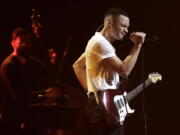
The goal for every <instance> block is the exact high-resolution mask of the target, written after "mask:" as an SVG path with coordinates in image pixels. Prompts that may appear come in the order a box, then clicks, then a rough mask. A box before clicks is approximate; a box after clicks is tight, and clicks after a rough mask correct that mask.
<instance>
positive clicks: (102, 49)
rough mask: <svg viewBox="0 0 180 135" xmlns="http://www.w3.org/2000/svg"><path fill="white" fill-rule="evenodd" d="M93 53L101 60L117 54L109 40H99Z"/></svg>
mask: <svg viewBox="0 0 180 135" xmlns="http://www.w3.org/2000/svg"><path fill="white" fill-rule="evenodd" d="M93 53H94V54H95V55H97V56H98V57H99V59H100V60H102V59H105V58H109V57H113V56H116V54H115V49H114V48H113V47H112V45H110V44H108V43H107V42H104V41H101V42H97V43H96V45H95V46H94V48H93Z"/></svg>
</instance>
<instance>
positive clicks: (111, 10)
mask: <svg viewBox="0 0 180 135" xmlns="http://www.w3.org/2000/svg"><path fill="white" fill-rule="evenodd" d="M119 15H124V16H127V17H128V13H127V12H126V11H125V10H123V9H121V8H118V7H114V8H109V9H108V10H107V12H106V13H105V17H104V18H106V17H109V16H112V17H117V16H119Z"/></svg>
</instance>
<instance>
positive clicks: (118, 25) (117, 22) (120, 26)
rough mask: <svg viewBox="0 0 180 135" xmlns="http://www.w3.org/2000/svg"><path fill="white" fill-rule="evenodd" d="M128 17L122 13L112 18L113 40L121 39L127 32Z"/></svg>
mask: <svg viewBox="0 0 180 135" xmlns="http://www.w3.org/2000/svg"><path fill="white" fill-rule="evenodd" d="M128 27H129V18H128V17H127V16H124V15H119V16H117V17H116V18H114V19H113V25H112V31H113V37H114V39H115V40H122V39H123V37H124V36H125V35H126V34H127V33H128Z"/></svg>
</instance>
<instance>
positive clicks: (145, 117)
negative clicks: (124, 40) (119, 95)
mask: <svg viewBox="0 0 180 135" xmlns="http://www.w3.org/2000/svg"><path fill="white" fill-rule="evenodd" d="M144 57H145V48H144V47H142V51H141V67H142V72H141V75H142V80H143V93H142V94H143V95H142V105H143V106H142V111H143V117H144V133H145V135H147V120H148V119H147V113H146V103H145V102H146V100H145V96H146V94H145V88H146V84H145V64H144Z"/></svg>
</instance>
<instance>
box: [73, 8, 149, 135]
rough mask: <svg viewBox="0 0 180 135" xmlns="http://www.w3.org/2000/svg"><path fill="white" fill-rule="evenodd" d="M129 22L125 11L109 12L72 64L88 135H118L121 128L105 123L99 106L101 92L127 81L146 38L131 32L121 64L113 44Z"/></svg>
mask: <svg viewBox="0 0 180 135" xmlns="http://www.w3.org/2000/svg"><path fill="white" fill-rule="evenodd" d="M129 22H130V19H129V17H128V14H127V13H126V11H124V10H122V9H120V8H110V9H109V10H108V11H107V12H106V14H105V17H104V26H103V28H102V30H101V31H100V32H96V33H95V35H94V36H93V37H92V38H91V39H90V40H89V42H88V44H87V46H86V49H85V52H84V53H83V54H82V55H81V56H80V57H79V59H78V60H77V61H75V63H74V64H73V68H74V71H75V74H76V76H77V78H78V80H79V82H80V83H81V85H82V86H83V87H84V89H85V90H87V95H88V102H87V106H86V107H87V109H86V113H87V117H88V120H89V123H90V126H89V127H90V134H91V135H122V134H123V128H122V127H111V126H109V125H108V123H107V121H106V116H107V112H106V110H105V107H104V105H103V104H102V99H101V94H102V93H103V91H104V90H108V89H114V90H115V89H117V88H118V87H119V84H121V80H122V78H127V77H128V76H129V74H130V73H131V71H132V69H133V68H134V66H135V63H136V61H137V58H138V55H139V52H140V50H141V47H142V45H143V43H144V41H145V36H146V34H145V33H143V32H133V33H131V34H130V39H131V41H132V43H133V47H132V49H131V51H130V53H129V55H128V56H127V57H126V58H125V59H124V60H121V59H120V58H119V57H117V55H116V53H115V48H114V46H113V43H114V41H115V40H122V39H123V37H124V36H125V35H126V34H127V33H128V27H129Z"/></svg>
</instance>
